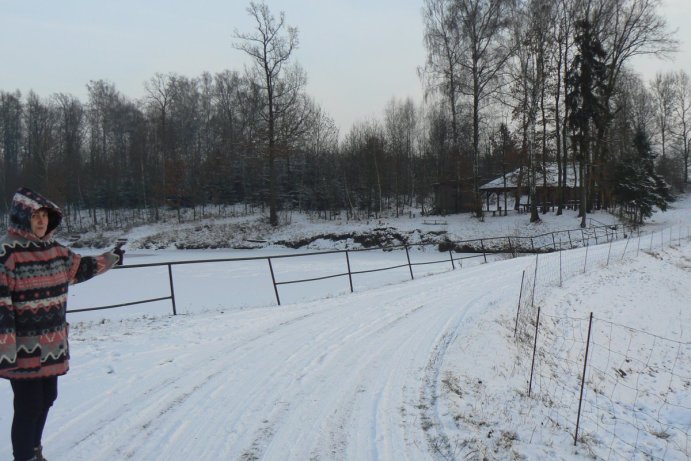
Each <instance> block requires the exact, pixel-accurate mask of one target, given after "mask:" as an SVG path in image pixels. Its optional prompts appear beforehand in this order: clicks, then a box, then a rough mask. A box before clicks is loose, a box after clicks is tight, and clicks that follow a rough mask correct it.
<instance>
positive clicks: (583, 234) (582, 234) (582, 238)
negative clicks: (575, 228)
mask: <svg viewBox="0 0 691 461" xmlns="http://www.w3.org/2000/svg"><path fill="white" fill-rule="evenodd" d="M581 242H583V245H584V246H585V233H584V232H583V228H581Z"/></svg>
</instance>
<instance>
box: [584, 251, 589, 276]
mask: <svg viewBox="0 0 691 461" xmlns="http://www.w3.org/2000/svg"><path fill="white" fill-rule="evenodd" d="M589 248H590V245H586V247H585V258H584V261H583V273H584V274H585V268H586V267H587V266H588V249H589Z"/></svg>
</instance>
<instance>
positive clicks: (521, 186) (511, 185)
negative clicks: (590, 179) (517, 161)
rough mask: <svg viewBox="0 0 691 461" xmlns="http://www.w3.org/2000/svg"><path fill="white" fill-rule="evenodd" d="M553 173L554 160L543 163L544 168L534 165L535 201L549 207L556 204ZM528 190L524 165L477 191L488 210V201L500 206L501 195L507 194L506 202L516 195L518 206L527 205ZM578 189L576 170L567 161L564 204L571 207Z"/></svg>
mask: <svg viewBox="0 0 691 461" xmlns="http://www.w3.org/2000/svg"><path fill="white" fill-rule="evenodd" d="M545 172H546V174H545ZM557 175H558V169H557V164H556V163H554V162H549V163H547V164H546V168H545V169H544V170H543V169H542V165H539V166H538V168H537V174H536V178H535V186H536V187H535V189H536V195H537V200H538V202H539V204H542V203H545V204H546V205H547V206H551V207H554V206H556V205H557V202H558V196H557V193H558V185H559V181H558V178H557ZM529 190H530V181H529V176H528V168H527V167H523V168H522V169H521V168H519V169H516V170H514V171H512V172H510V173H507V174H506V175H504V176H500V177H498V178H496V179H493V180H492V181H490V182H488V183H486V184H484V185H482V186H480V194H481V195H482V196H483V198H484V201H485V205H486V209H487V210H490V202H494V203H495V204H497V205H495V206H501V204H502V203H503V202H504V199H503V195H506V196H507V197H509V199H510V200H509V202H510V203H511V204H512V205H513V204H514V201H515V199H516V197H519V196H520V199H519V200H520V201H519V207H527V206H528V205H529V204H530V201H529V197H530V194H529ZM579 191H580V188H579V176H578V170H577V169H575V168H574V167H573V164H568V165H567V166H566V184H565V185H564V195H565V196H564V200H565V201H566V202H567V203H566V204H567V205H572V206H575V205H576V204H577V201H578V198H579ZM492 195H495V198H496V200H494V201H493V200H491V199H492ZM517 208H518V207H517Z"/></svg>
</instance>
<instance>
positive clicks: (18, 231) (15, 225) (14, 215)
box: [8, 187, 62, 241]
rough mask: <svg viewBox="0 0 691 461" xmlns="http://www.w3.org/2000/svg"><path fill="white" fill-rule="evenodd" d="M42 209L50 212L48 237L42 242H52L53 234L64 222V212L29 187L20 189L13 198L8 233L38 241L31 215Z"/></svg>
mask: <svg viewBox="0 0 691 461" xmlns="http://www.w3.org/2000/svg"><path fill="white" fill-rule="evenodd" d="M41 208H44V209H46V210H47V212H48V229H47V230H46V235H45V236H44V237H43V238H41V239H40V240H42V241H50V240H52V238H53V233H54V232H55V230H56V229H57V228H58V226H59V225H60V223H61V222H62V211H60V208H59V207H58V206H57V205H56V204H55V203H53V202H51V201H50V200H48V199H47V198H46V197H44V196H43V195H41V194H39V193H38V192H34V191H32V190H31V189H29V188H27V187H21V188H19V189H18V190H17V192H15V194H14V197H13V198H12V206H11V208H10V225H9V229H8V232H9V233H12V234H15V235H20V236H22V237H25V238H28V239H29V240H36V239H38V237H36V236H35V235H34V234H33V233H32V232H31V214H32V213H33V212H35V211H38V210H40V209H41Z"/></svg>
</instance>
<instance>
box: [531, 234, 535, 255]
mask: <svg viewBox="0 0 691 461" xmlns="http://www.w3.org/2000/svg"><path fill="white" fill-rule="evenodd" d="M530 248H532V250H533V253H535V242H534V241H533V238H532V237H530Z"/></svg>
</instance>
